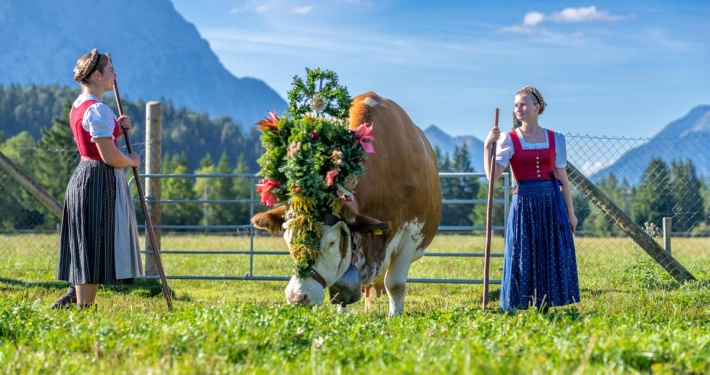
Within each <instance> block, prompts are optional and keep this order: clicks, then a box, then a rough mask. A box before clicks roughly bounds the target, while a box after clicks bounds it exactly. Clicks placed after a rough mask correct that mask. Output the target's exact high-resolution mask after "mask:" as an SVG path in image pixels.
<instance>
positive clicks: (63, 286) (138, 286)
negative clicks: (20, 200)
mask: <svg viewBox="0 0 710 375" xmlns="http://www.w3.org/2000/svg"><path fill="white" fill-rule="evenodd" d="M2 284H5V285H2ZM68 287H69V283H68V282H66V281H59V280H57V281H44V282H27V281H22V280H17V279H8V278H3V277H0V290H1V291H3V292H13V291H19V290H20V289H27V288H40V289H46V290H47V291H48V292H50V293H54V292H57V293H59V292H64V291H66V290H67V288H68ZM101 290H103V291H110V292H112V293H116V294H125V295H128V294H130V295H136V296H139V297H144V298H153V297H157V296H160V295H162V294H163V286H162V284H161V283H160V282H159V281H155V280H144V279H135V280H134V281H133V284H128V285H104V286H103V287H102V288H101ZM170 294H171V296H172V299H174V300H178V301H192V297H190V296H189V295H187V294H185V293H183V294H182V295H181V296H177V295H176V293H175V291H174V290H173V289H170Z"/></svg>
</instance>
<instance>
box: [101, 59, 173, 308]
mask: <svg viewBox="0 0 710 375" xmlns="http://www.w3.org/2000/svg"><path fill="white" fill-rule="evenodd" d="M110 59H111V57H110V56H109V60H110ZM113 94H114V96H115V97H116V106H117V107H118V115H119V116H123V105H121V96H120V95H119V94H118V84H117V83H116V79H115V78H114V80H113ZM121 129H122V130H123V136H124V137H125V139H126V148H127V149H128V153H129V154H130V153H132V152H133V147H132V146H131V138H130V137H129V135H128V131H127V130H126V129H125V128H123V127H121ZM132 168H133V177H134V180H135V181H136V188H137V189H138V197H139V199H140V201H141V207H143V215H144V216H145V230H146V231H147V232H148V237H149V238H150V243H151V244H152V245H153V255H154V256H155V264H156V266H158V273H159V274H160V281H161V282H162V284H163V295H164V296H165V302H167V303H168V309H170V308H172V307H173V302H172V300H171V299H170V288H168V280H166V279H165V271H164V270H163V262H161V261H160V249H158V241H156V240H155V232H153V222H152V221H151V220H150V214H149V213H148V206H147V205H146V203H145V193H144V192H143V184H141V179H140V176H139V175H138V168H137V167H132Z"/></svg>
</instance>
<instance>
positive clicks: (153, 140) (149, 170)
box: [145, 101, 163, 275]
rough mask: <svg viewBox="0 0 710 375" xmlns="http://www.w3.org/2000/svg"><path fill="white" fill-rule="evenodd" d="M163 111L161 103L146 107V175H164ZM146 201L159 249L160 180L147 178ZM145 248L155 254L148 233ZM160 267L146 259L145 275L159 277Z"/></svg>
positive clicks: (151, 259)
mask: <svg viewBox="0 0 710 375" xmlns="http://www.w3.org/2000/svg"><path fill="white" fill-rule="evenodd" d="M162 116H163V110H162V107H161V105H160V102H155V101H151V102H148V103H146V105H145V173H146V174H147V175H150V174H160V173H162V145H161V143H162V139H163V136H162V134H163V122H162ZM145 190H146V192H145V199H146V205H147V207H148V213H149V215H150V220H151V223H153V232H154V233H155V242H156V246H158V248H159V249H160V248H161V245H160V228H155V226H160V223H161V220H160V202H155V201H156V200H160V197H161V191H162V189H161V179H160V178H151V177H146V178H145ZM145 248H146V253H147V254H153V251H154V250H155V249H153V245H152V243H151V241H150V240H149V237H148V233H147V232H146V241H145ZM158 272H159V271H158V266H157V264H156V263H155V257H154V256H146V257H145V274H146V275H157V274H158Z"/></svg>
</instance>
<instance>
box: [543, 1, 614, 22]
mask: <svg viewBox="0 0 710 375" xmlns="http://www.w3.org/2000/svg"><path fill="white" fill-rule="evenodd" d="M545 18H546V19H548V20H550V21H553V22H557V23H576V22H597V21H619V20H623V19H624V18H626V17H624V16H617V15H614V14H609V12H606V11H598V10H597V8H596V7H595V6H594V5H592V6H590V7H587V8H566V9H563V10H562V11H560V12H554V13H552V14H551V15H549V16H548V17H545Z"/></svg>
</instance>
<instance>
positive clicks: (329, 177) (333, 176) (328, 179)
mask: <svg viewBox="0 0 710 375" xmlns="http://www.w3.org/2000/svg"><path fill="white" fill-rule="evenodd" d="M336 182H338V170H337V169H331V170H330V171H328V173H326V174H325V184H326V185H328V186H333V185H334V184H335V183H336Z"/></svg>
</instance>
